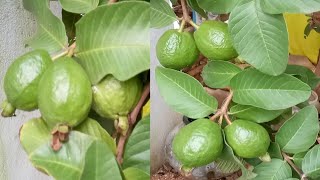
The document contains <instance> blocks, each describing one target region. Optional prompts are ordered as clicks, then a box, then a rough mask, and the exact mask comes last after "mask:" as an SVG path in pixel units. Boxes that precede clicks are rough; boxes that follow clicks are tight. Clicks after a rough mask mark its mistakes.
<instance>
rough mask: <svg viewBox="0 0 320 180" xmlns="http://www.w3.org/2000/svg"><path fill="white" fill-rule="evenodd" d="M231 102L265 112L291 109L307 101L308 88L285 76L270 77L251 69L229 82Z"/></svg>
mask: <svg viewBox="0 0 320 180" xmlns="http://www.w3.org/2000/svg"><path fill="white" fill-rule="evenodd" d="M230 85H231V89H232V90H233V92H234V96H233V101H234V102H236V103H239V104H244V105H251V106H255V107H259V108H263V109H267V110H280V109H286V108H289V107H292V106H294V105H297V104H299V103H301V102H304V101H306V100H307V99H309V97H310V95H311V89H310V87H309V86H308V85H307V84H305V83H303V82H302V81H300V80H299V79H297V78H295V77H292V76H290V75H287V74H281V75H279V76H270V75H267V74H263V73H261V72H259V71H257V70H255V69H253V68H249V69H246V70H244V71H242V72H241V73H239V74H237V75H236V76H234V77H233V78H232V79H231V81H230Z"/></svg>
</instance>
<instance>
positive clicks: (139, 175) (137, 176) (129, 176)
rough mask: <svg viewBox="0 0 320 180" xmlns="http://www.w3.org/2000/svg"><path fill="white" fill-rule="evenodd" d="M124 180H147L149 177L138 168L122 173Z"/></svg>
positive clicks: (128, 169)
mask: <svg viewBox="0 0 320 180" xmlns="http://www.w3.org/2000/svg"><path fill="white" fill-rule="evenodd" d="M123 174H124V176H125V177H126V180H149V179H150V175H149V174H147V173H145V172H143V171H141V170H140V169H138V168H131V167H130V168H127V169H125V170H124V171H123Z"/></svg>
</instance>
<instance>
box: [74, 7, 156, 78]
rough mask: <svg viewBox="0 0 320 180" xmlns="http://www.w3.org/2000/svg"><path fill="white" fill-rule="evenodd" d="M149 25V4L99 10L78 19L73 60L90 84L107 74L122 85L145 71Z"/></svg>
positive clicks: (147, 55)
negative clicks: (76, 58) (81, 69)
mask: <svg viewBox="0 0 320 180" xmlns="http://www.w3.org/2000/svg"><path fill="white" fill-rule="evenodd" d="M97 17H101V18H102V19H103V21H101V20H97ZM149 24H150V8H149V3H146V2H142V1H130V2H119V3H115V4H112V5H103V6H99V7H98V8H96V9H95V10H93V11H91V12H89V13H88V14H86V15H85V16H83V17H82V18H81V19H80V21H79V22H78V23H77V24H76V28H77V31H76V32H77V50H76V56H77V57H78V58H80V60H79V63H80V64H81V65H82V66H83V67H84V69H85V70H86V71H87V73H88V75H89V78H90V80H91V82H92V84H96V83H98V82H99V81H100V80H101V79H102V78H103V77H105V76H106V75H107V74H112V75H113V76H115V77H116V78H117V79H119V80H121V81H124V80H128V79H130V78H132V77H133V76H135V75H137V74H139V73H141V72H143V71H145V70H148V69H149V66H150V52H149V48H150V40H149ZM128 30H130V31H128Z"/></svg>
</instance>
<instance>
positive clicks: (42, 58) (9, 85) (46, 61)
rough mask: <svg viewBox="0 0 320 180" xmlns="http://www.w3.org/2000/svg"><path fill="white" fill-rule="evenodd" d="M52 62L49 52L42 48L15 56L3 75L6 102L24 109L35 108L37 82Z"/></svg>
mask: <svg viewBox="0 0 320 180" xmlns="http://www.w3.org/2000/svg"><path fill="white" fill-rule="evenodd" d="M52 64H53V62H52V60H51V57H50V55H49V53H48V52H47V51H44V50H34V51H31V52H29V53H27V54H25V55H23V56H20V57H19V58H17V59H16V60H15V61H14V62H13V63H12V64H11V65H10V67H9V69H8V70H7V72H6V75H5V77H4V92H5V94H6V96H7V103H10V104H11V106H12V107H14V108H17V109H21V110H25V111H32V110H35V109H37V107H38V102H37V95H38V90H37V89H38V83H39V81H40V78H41V76H42V75H43V73H44V72H45V71H46V70H47V69H48V68H49V67H50V66H51V65H52Z"/></svg>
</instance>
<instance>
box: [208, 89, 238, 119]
mask: <svg viewBox="0 0 320 180" xmlns="http://www.w3.org/2000/svg"><path fill="white" fill-rule="evenodd" d="M232 97H233V92H232V91H230V93H229V95H228V96H227V98H226V99H225V101H224V103H223V105H222V106H221V109H219V110H218V111H217V112H216V114H215V115H213V116H212V117H211V118H210V119H211V120H212V121H214V120H215V119H216V118H217V117H220V119H221V118H223V117H224V118H225V120H226V121H227V123H228V124H232V122H231V119H230V118H229V115H228V107H229V104H230V102H231V100H232ZM220 121H221V120H220ZM219 123H220V122H219Z"/></svg>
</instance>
